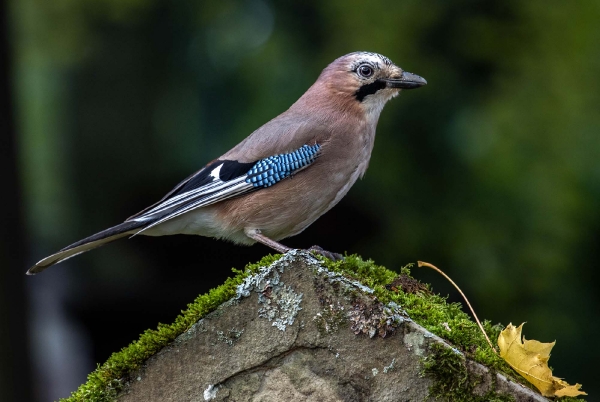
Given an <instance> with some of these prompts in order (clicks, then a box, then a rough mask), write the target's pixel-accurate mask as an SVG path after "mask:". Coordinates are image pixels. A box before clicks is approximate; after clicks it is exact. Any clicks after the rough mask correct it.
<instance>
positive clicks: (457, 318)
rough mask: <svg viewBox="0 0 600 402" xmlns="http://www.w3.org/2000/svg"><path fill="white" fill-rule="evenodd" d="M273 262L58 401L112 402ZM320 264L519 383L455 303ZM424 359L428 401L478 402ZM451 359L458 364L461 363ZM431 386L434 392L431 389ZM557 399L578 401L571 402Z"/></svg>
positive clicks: (375, 273) (252, 267) (213, 294)
mask: <svg viewBox="0 0 600 402" xmlns="http://www.w3.org/2000/svg"><path fill="white" fill-rule="evenodd" d="M279 257H280V256H279V255H269V256H266V257H264V258H263V259H262V260H261V261H259V262H257V263H255V264H248V265H247V266H246V268H245V269H244V270H236V269H233V272H234V274H235V275H234V276H233V277H232V278H229V279H227V281H225V283H224V284H223V285H221V286H219V287H217V288H215V289H212V290H211V291H209V292H208V294H205V295H201V296H199V297H198V298H197V299H196V300H195V301H194V302H193V303H191V304H189V305H188V308H187V310H185V311H182V313H181V315H179V316H178V317H177V318H176V320H175V322H174V323H172V324H170V325H165V324H159V325H158V328H157V329H155V330H147V331H146V332H144V333H143V334H142V335H141V336H140V338H139V339H138V340H137V341H135V342H133V343H132V344H130V345H129V346H127V347H126V348H123V349H122V350H121V351H119V352H117V353H113V355H112V356H111V357H110V358H109V359H108V360H107V361H106V363H104V364H103V365H101V366H99V367H98V368H97V369H96V370H95V371H94V372H92V373H91V374H90V375H89V376H88V381H87V382H86V383H85V384H83V385H82V386H81V387H79V389H78V390H77V391H75V392H73V394H72V395H71V397H69V398H67V399H64V400H63V401H65V402H75V401H78V402H79V401H91V402H109V401H113V400H114V399H115V398H116V395H117V394H118V392H119V391H120V390H121V389H122V387H123V378H125V377H127V375H128V374H129V373H131V372H132V371H134V370H136V369H138V368H139V367H140V366H141V365H142V364H143V363H144V361H146V360H147V359H148V358H149V357H150V356H152V355H154V354H155V353H156V352H158V351H159V350H160V349H162V348H163V347H165V346H166V345H168V344H169V343H171V342H172V341H173V340H174V339H175V338H176V337H177V336H179V335H180V334H182V333H184V332H185V331H187V330H188V329H189V328H190V327H191V326H192V325H193V324H194V323H195V322H197V321H198V320H199V319H201V318H202V317H204V316H206V315H207V314H208V313H210V312H211V311H214V310H215V309H216V308H217V307H218V306H219V305H220V304H222V303H224V302H225V301H227V300H229V299H231V298H232V297H233V296H234V295H235V291H236V287H237V285H239V284H240V283H241V282H242V281H243V280H244V278H246V277H247V276H249V275H252V274H254V273H256V272H257V271H258V269H259V268H260V267H262V266H268V265H270V264H271V263H273V262H274V261H276V260H277V259H278V258H279ZM321 261H322V264H323V265H324V266H325V267H326V268H327V269H329V270H331V271H334V272H338V273H341V274H344V275H346V276H349V277H352V278H354V279H357V280H358V281H360V282H361V283H363V284H364V285H366V286H369V287H370V288H372V289H373V290H374V292H375V295H376V296H377V298H379V300H381V301H382V302H384V303H387V302H391V301H393V302H395V303H397V304H399V305H400V306H402V308H403V309H404V310H405V311H406V312H407V313H408V314H409V315H410V317H411V318H412V319H413V320H414V321H415V322H416V323H417V324H419V325H421V326H423V327H425V328H426V329H428V330H429V331H431V332H432V333H434V334H436V335H438V336H440V337H442V338H444V339H446V340H447V341H448V342H449V343H450V344H452V345H453V346H454V347H456V348H457V349H459V350H460V351H461V352H463V353H464V355H466V356H467V357H469V358H471V359H473V360H476V361H478V362H480V363H482V364H484V365H486V366H487V367H490V368H491V369H493V370H499V371H502V372H504V373H506V374H507V375H509V376H510V377H511V378H513V379H515V380H516V381H519V382H523V383H525V381H524V380H522V379H521V378H520V377H518V376H514V375H513V372H512V369H510V367H509V366H508V365H507V364H506V363H505V362H504V361H503V360H502V359H500V358H499V357H498V356H496V355H495V354H494V353H493V352H492V351H491V350H490V348H489V346H488V345H487V343H486V341H485V338H484V337H483V335H482V334H481V332H480V330H479V328H478V327H477V324H475V323H474V322H473V321H471V319H470V318H469V316H468V315H467V314H465V313H464V312H463V311H462V308H461V305H460V304H459V303H450V304H449V303H447V302H446V299H445V298H444V297H441V296H439V295H433V294H427V292H418V293H415V294H411V293H404V292H402V291H392V290H387V289H386V287H385V285H387V284H389V283H391V282H392V281H393V280H394V279H395V278H396V276H397V275H398V274H397V273H396V272H393V271H390V270H388V269H386V268H384V267H381V266H378V265H376V264H374V263H373V261H371V260H367V261H364V260H362V259H361V258H360V257H358V256H356V255H351V256H346V258H345V260H343V261H338V262H333V261H330V260H328V259H325V258H321ZM401 273H403V274H406V275H410V265H408V266H406V267H404V268H402V271H401ZM483 325H484V327H485V329H486V331H487V333H488V335H489V336H490V338H491V339H497V338H498V334H499V333H500V331H501V330H502V327H501V326H492V325H491V324H490V323H489V322H488V321H486V322H484V323H483ZM448 328H450V331H448ZM434 352H435V351H434ZM427 359H429V360H427ZM427 359H426V360H425V362H424V364H425V367H426V369H425V373H426V374H429V375H433V376H434V377H435V378H437V379H438V381H437V382H436V385H434V388H432V396H433V395H435V396H436V397H438V398H445V399H446V400H453V401H454V400H457V401H458V400H460V401H462V400H465V401H475V400H477V401H479V399H464V398H470V396H468V394H469V389H472V387H473V386H474V385H473V384H472V382H470V381H467V379H468V377H467V376H466V374H465V373H466V368H465V369H464V370H463V368H464V357H461V355H459V354H456V353H454V352H452V350H449V349H447V348H444V349H443V350H442V349H440V350H439V351H438V352H435V353H433V355H432V356H431V357H428V358H427ZM457 359H459V360H460V359H463V360H462V363H461V362H459V361H458V360H457ZM444 384H447V385H444ZM436 386H437V388H435V387H436ZM469 387H471V388H469ZM457 395H461V398H463V399H455V398H456V396H457ZM465 395H467V396H465ZM486 397H487V399H481V400H486V401H507V400H508V399H506V397H501V396H497V395H494V394H492V393H491V394H489V395H486ZM494 398H496V399H494ZM498 398H500V399H498ZM502 398H504V399H502ZM560 400H561V401H572V402H575V401H583V400H582V399H575V398H563V399H560Z"/></svg>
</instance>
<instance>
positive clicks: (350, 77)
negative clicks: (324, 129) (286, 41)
mask: <svg viewBox="0 0 600 402" xmlns="http://www.w3.org/2000/svg"><path fill="white" fill-rule="evenodd" d="M317 83H320V84H321V85H325V86H326V88H327V90H328V92H330V93H331V94H332V95H333V96H334V98H335V97H339V99H340V100H341V99H344V100H345V101H351V102H356V103H358V104H360V105H361V106H362V107H363V108H364V109H365V112H376V113H377V114H378V113H379V112H381V109H382V108H383V106H384V105H385V103H386V102H387V101H388V100H390V99H391V98H393V97H395V96H396V95H398V93H399V92H400V91H401V90H403V89H414V88H419V87H422V86H423V85H426V84H427V81H425V79H423V78H422V77H419V76H418V75H416V74H412V73H409V72H407V71H404V70H402V69H401V68H400V67H398V66H397V65H395V64H394V63H393V62H392V61H391V60H390V59H388V58H387V57H385V56H383V55H381V54H378V53H371V52H354V53H350V54H347V55H345V56H342V57H340V58H338V59H337V60H335V61H333V62H332V63H331V64H330V65H329V66H327V67H326V68H325V69H324V70H323V72H322V73H321V75H320V77H319V79H318V80H317Z"/></svg>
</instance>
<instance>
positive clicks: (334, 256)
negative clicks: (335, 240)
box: [308, 246, 344, 261]
mask: <svg viewBox="0 0 600 402" xmlns="http://www.w3.org/2000/svg"><path fill="white" fill-rule="evenodd" d="M308 251H309V252H311V253H314V254H318V255H322V256H323V257H325V258H329V259H330V260H331V261H341V260H343V259H344V256H343V255H341V254H339V253H332V252H331V251H327V250H323V247H320V246H312V247H311V248H309V249H308Z"/></svg>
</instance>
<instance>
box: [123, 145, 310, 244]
mask: <svg viewBox="0 0 600 402" xmlns="http://www.w3.org/2000/svg"><path fill="white" fill-rule="evenodd" d="M320 148H321V145H320V144H318V143H315V144H313V145H303V146H301V147H300V148H298V149H296V150H294V151H292V152H288V153H282V154H278V155H273V156H269V157H267V158H263V159H260V160H258V161H256V162H249V163H242V162H238V161H233V160H216V161H214V162H212V163H210V164H209V165H207V166H206V167H205V168H204V169H202V170H200V171H199V172H198V173H196V174H195V175H193V176H191V177H190V178H188V179H187V180H186V181H184V182H182V183H180V184H179V185H178V186H177V187H176V188H175V189H174V190H173V191H171V192H170V193H169V194H168V195H167V196H166V197H165V198H163V199H162V200H161V201H160V202H159V203H157V204H155V205H153V206H152V207H150V208H148V209H146V210H144V211H142V212H141V213H140V214H138V215H134V216H132V217H131V218H129V219H128V220H127V221H126V222H139V223H142V222H147V223H148V225H145V226H144V227H143V228H140V230H139V231H138V232H136V233H135V234H139V233H141V232H143V231H145V230H147V229H150V228H152V227H154V226H156V225H159V224H161V223H163V222H166V221H168V220H170V219H173V218H175V217H177V216H180V215H182V214H184V213H186V212H189V211H191V210H193V209H196V208H200V207H204V206H207V205H211V204H214V203H217V202H219V201H223V200H226V199H229V198H232V197H236V196H240V195H242V194H246V193H249V192H252V191H256V190H260V189H261V188H267V187H270V186H272V185H273V184H275V183H277V182H279V181H280V180H283V179H285V178H286V177H288V176H290V175H292V174H294V173H297V172H298V171H300V170H302V169H304V168H306V167H307V166H309V165H310V164H311V163H313V162H314V161H315V159H316V158H317V156H318V154H319V149H320ZM135 234H134V236H135Z"/></svg>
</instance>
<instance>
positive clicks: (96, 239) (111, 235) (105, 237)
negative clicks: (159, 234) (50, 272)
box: [27, 221, 148, 275]
mask: <svg viewBox="0 0 600 402" xmlns="http://www.w3.org/2000/svg"><path fill="white" fill-rule="evenodd" d="M147 224H148V222H135V221H129V222H127V221H126V222H123V223H121V224H120V225H117V226H113V227H112V228H109V229H106V230H103V231H102V232H99V233H96V234H95V235H92V236H90V237H86V238H85V239H83V240H80V241H78V242H77V243H73V244H71V245H70V246H68V247H65V248H63V249H62V250H60V251H59V252H58V253H55V254H52V255H51V256H48V257H46V258H44V259H43V260H40V261H39V262H38V263H37V264H35V265H34V266H33V267H31V268H29V270H28V271H27V275H35V274H38V273H40V272H42V271H43V270H45V269H46V268H48V267H50V266H52V265H54V264H58V263H59V262H63V261H64V260H66V259H69V258H71V257H75V256H76V255H78V254H81V253H85V252H86V251H89V250H91V249H94V248H96V247H100V246H103V245H105V244H106V243H110V242H111V241H114V240H117V239H120V238H121V237H125V236H127V235H129V234H132V233H134V230H135V229H138V228H140V227H142V226H145V225H147Z"/></svg>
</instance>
